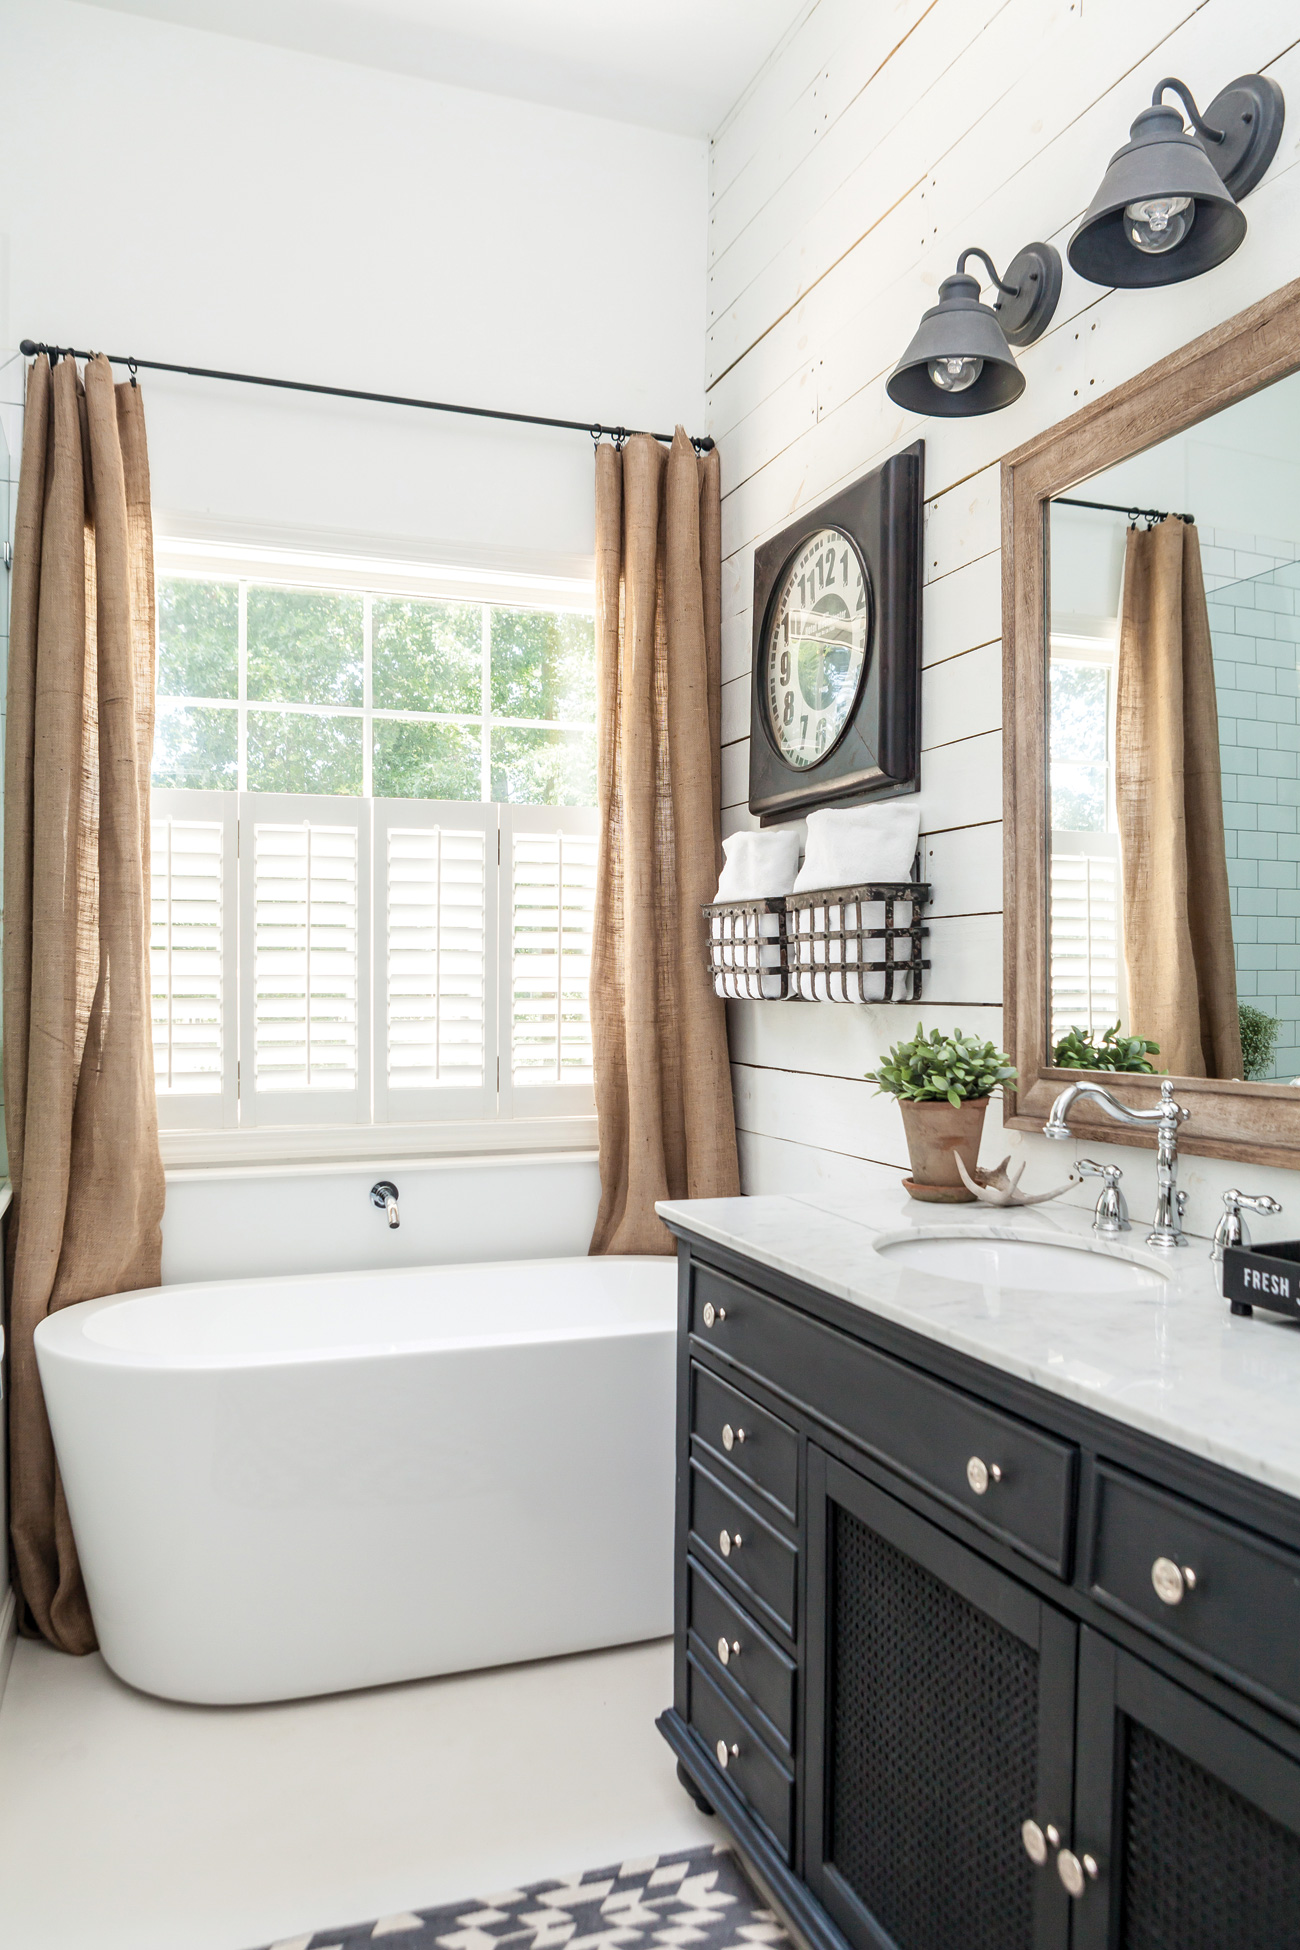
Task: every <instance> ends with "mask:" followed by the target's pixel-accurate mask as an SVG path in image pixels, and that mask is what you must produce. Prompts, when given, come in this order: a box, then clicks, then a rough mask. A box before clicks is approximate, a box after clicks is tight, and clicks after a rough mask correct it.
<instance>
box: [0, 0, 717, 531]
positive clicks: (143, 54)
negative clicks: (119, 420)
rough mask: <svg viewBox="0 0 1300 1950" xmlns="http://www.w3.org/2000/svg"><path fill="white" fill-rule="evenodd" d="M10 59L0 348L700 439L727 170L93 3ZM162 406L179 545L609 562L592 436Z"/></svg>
mask: <svg viewBox="0 0 1300 1950" xmlns="http://www.w3.org/2000/svg"><path fill="white" fill-rule="evenodd" d="M0 48H2V49H3V58H2V59H0V183H2V184H3V185H4V208H3V214H2V215H0V230H4V231H7V232H8V253H7V255H8V282H9V291H8V297H7V302H6V303H0V346H3V347H6V348H9V349H12V347H13V346H15V345H16V344H17V342H18V340H19V339H21V338H23V337H32V338H36V339H48V340H51V341H54V342H59V343H69V342H71V343H74V344H76V345H77V346H79V347H103V348H105V349H107V350H108V351H111V352H121V353H134V354H137V355H139V356H143V357H152V358H156V359H163V360H170V361H173V362H177V363H185V364H193V365H201V366H212V367H219V368H224V369H226V370H234V371H243V372H253V373H267V374H271V375H278V376H282V377H285V378H291V379H314V380H318V381H322V382H324V383H325V384H329V385H338V386H355V387H362V388H366V389H369V390H373V391H378V392H390V393H402V394H417V395H421V396H423V397H426V398H429V397H432V398H435V399H447V400H453V401H459V402H462V403H466V404H469V405H476V406H494V407H505V408H509V409H512V410H516V411H522V412H526V413H543V414H553V415H557V416H560V417H563V418H573V419H579V420H583V421H590V420H592V419H600V420H604V421H606V422H607V423H612V424H617V423H619V422H622V423H624V424H626V425H628V426H637V427H650V428H653V429H655V430H663V429H665V428H666V429H669V430H671V428H672V426H673V425H674V423H675V422H676V421H678V420H681V421H683V422H684V423H685V424H686V426H687V428H688V431H690V432H692V433H694V432H698V431H700V420H701V415H702V411H703V401H702V393H701V360H700V339H701V333H702V329H703V307H704V273H705V259H704V251H705V244H704V227H705V214H704V201H705V147H704V144H702V143H700V142H697V141H695V140H694V139H691V138H688V137H683V136H674V135H664V134H659V133H656V132H654V131H651V130H647V129H640V128H633V127H627V126H622V125H619V124H616V123H612V122H604V121H598V120H596V119H594V118H592V117H589V116H584V115H578V114H573V113H570V112H567V111H564V110H557V109H548V108H543V107H539V106H536V105H534V104H530V103H525V102H519V101H507V100H504V99H501V98H498V97H495V96H491V95H484V94H476V93H472V92H470V91H467V90H463V89H456V88H447V87H442V86H439V85H438V84H437V83H435V82H429V81H422V80H408V79H406V78H404V77H402V76H399V75H394V74H386V73H382V72H380V71H378V70H375V69H370V68H362V67H353V66H349V65H346V64H344V63H343V62H339V61H332V60H326V59H323V58H320V57H317V56H312V55H304V54H297V53H292V52H288V51H285V50H282V49H278V48H273V47H265V46H261V45H258V44H256V43H254V42H251V41H239V40H235V39H233V38H228V37H226V36H223V35H217V34H209V33H203V32H198V31H195V30H192V29H188V28H183V27H173V26H170V25H166V24H164V23H161V22H157V21H151V20H145V19H140V18H136V17H134V16H131V15H126V14H118V13H111V12H106V11H104V10H103V9H101V8H98V7H86V6H79V5H75V4H71V3H70V0H41V3H40V5H39V6H32V5H30V4H29V0H0ZM3 261H4V254H3V252H0V264H3ZM0 356H3V355H0ZM13 370H14V369H11V374H10V377H12V371H13ZM146 384H147V400H148V422H149V443H150V453H151V459H152V464H153V480H154V502H155V509H156V511H157V513H158V517H159V525H160V526H165V527H167V528H169V529H173V530H174V529H176V528H177V527H179V528H180V529H182V530H190V531H193V530H194V528H195V527H196V525H201V524H204V523H206V524H208V525H209V526H211V525H216V526H217V527H218V528H219V527H220V525H221V524H225V523H229V524H234V525H235V526H236V527H239V528H242V529H243V530H244V531H248V530H249V529H250V528H251V529H252V530H253V531H254V532H258V531H264V530H265V529H266V527H268V526H270V527H271V528H273V529H283V530H301V529H304V528H306V529H312V530H316V531H320V530H326V531H329V530H333V531H338V532H340V533H343V534H364V535H368V536H373V537H378V538H381V539H385V540H391V539H392V538H411V539H413V540H415V541H417V542H418V543H419V544H420V545H421V547H422V550H423V551H424V552H426V553H432V554H433V555H434V558H435V559H443V560H446V559H448V558H449V557H450V559H452V560H455V561H464V560H467V559H468V560H470V561H475V560H478V559H479V557H480V555H481V553H482V552H483V551H488V552H491V551H494V550H495V551H504V552H505V553H506V556H507V559H509V560H510V561H512V562H513V563H514V564H515V566H522V567H528V566H532V565H533V564H534V563H535V564H536V566H539V567H542V566H545V565H546V564H547V563H551V562H553V561H554V560H555V558H557V557H558V558H576V559H577V560H578V561H579V562H581V560H582V558H585V557H588V556H590V554H591V550H592V533H593V530H592V513H591V500H592V489H591V475H592V462H591V450H590V443H589V441H588V440H587V439H586V438H585V437H584V436H583V435H581V434H564V433H556V432H549V431H543V430H540V429H538V430H529V429H513V428H504V427H495V426H493V425H492V424H491V423H483V422H473V421H463V420H457V419H453V418H449V417H447V416H444V415H433V414H422V413H417V412H412V411H405V410H401V409H398V408H392V407H373V406H372V407H366V406H362V405H359V404H349V403H347V402H343V401H339V402H325V401H322V400H320V399H311V398H295V397H293V396H292V395H287V394H275V393H266V392H259V391H256V390H254V389H252V388H235V387H231V386H224V385H215V384H213V383H211V382H206V381H201V380H186V379H177V378H167V377H162V376H158V375H154V376H153V377H150V378H147V380H146ZM489 559H490V555H489Z"/></svg>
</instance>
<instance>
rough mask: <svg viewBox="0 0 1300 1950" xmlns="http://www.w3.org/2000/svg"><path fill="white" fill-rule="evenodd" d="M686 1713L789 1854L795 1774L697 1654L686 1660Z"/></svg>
mask: <svg viewBox="0 0 1300 1950" xmlns="http://www.w3.org/2000/svg"><path fill="white" fill-rule="evenodd" d="M686 1685H687V1695H688V1696H687V1705H686V1713H687V1718H688V1719H689V1721H690V1723H691V1726H692V1727H693V1729H694V1730H695V1732H696V1733H697V1734H698V1735H699V1737H700V1739H701V1740H702V1741H703V1742H704V1745H705V1746H706V1747H707V1748H708V1750H709V1753H710V1755H711V1756H712V1759H713V1764H714V1766H715V1767H718V1768H720V1769H721V1770H722V1771H723V1772H724V1773H725V1774H726V1777H727V1779H728V1780H729V1781H730V1782H731V1785H732V1786H733V1787H734V1788H735V1790H736V1792H737V1793H738V1794H739V1795H740V1796H741V1797H742V1799H743V1800H745V1801H747V1802H748V1803H749V1806H750V1807H751V1808H752V1809H753V1811H754V1813H755V1814H756V1815H757V1816H758V1818H759V1820H760V1821H761V1822H762V1823H763V1826H764V1827H765V1828H766V1829H768V1831H769V1832H770V1833H771V1835H772V1836H773V1838H774V1839H775V1841H776V1843H777V1846H778V1847H779V1848H780V1850H781V1853H782V1854H783V1855H784V1856H785V1857H786V1859H787V1861H788V1860H789V1855H790V1829H791V1819H790V1817H791V1811H792V1805H793V1801H794V1777H793V1775H792V1774H791V1773H790V1772H789V1770H788V1769H787V1768H784V1767H782V1765H781V1763H780V1761H779V1760H777V1758H776V1756H775V1755H774V1754H770V1753H769V1752H768V1750H767V1748H766V1747H765V1746H764V1745H763V1742H762V1741H761V1740H760V1739H759V1737H758V1735H757V1734H756V1733H755V1732H754V1730H753V1728H752V1727H751V1726H750V1725H749V1723H748V1721H747V1720H746V1719H745V1718H744V1717H743V1715H742V1714H740V1713H738V1712H737V1711H736V1709H735V1707H734V1706H733V1705H732V1704H731V1702H730V1701H729V1700H725V1699H724V1698H723V1697H722V1694H721V1693H720V1692H719V1691H718V1689H717V1687H716V1686H714V1685H713V1684H712V1683H711V1681H710V1680H708V1679H706V1678H705V1676H704V1674H703V1673H702V1672H701V1670H700V1668H699V1667H698V1666H697V1665H696V1663H695V1661H694V1660H693V1659H688V1660H687V1662H686Z"/></svg>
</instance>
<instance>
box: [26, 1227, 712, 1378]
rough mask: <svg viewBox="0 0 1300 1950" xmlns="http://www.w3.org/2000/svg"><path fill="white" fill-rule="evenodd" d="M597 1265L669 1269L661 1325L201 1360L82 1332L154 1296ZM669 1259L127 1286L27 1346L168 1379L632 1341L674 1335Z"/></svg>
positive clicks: (556, 1259)
mask: <svg viewBox="0 0 1300 1950" xmlns="http://www.w3.org/2000/svg"><path fill="white" fill-rule="evenodd" d="M594 1264H600V1265H602V1266H614V1265H633V1266H645V1265H654V1266H662V1267H665V1268H671V1269H672V1271H673V1274H674V1282H673V1290H672V1294H671V1296H669V1295H668V1294H666V1295H665V1300H666V1301H667V1300H668V1299H669V1298H670V1297H671V1302H672V1304H671V1306H667V1305H666V1307H665V1317H664V1320H663V1322H662V1323H659V1322H654V1321H649V1320H645V1319H641V1320H635V1321H629V1322H627V1323H625V1324H620V1323H618V1322H610V1323H588V1324H585V1325H583V1326H580V1327H568V1328H558V1329H556V1330H555V1331H553V1332H549V1333H539V1334H529V1335H521V1334H519V1333H518V1332H510V1333H503V1334H500V1335H483V1334H480V1335H478V1336H477V1337H475V1338H473V1339H466V1340H460V1341H453V1342H450V1343H449V1342H447V1341H445V1340H444V1341H426V1342H422V1341H419V1340H415V1339H412V1340H408V1341H404V1342H400V1343H397V1344H394V1343H393V1342H391V1341H380V1342H369V1343H367V1342H349V1343H347V1344H336V1345H334V1346H323V1347H314V1348H313V1347H298V1348H292V1349H285V1350H282V1351H266V1350H251V1349H250V1350H245V1351H244V1352H242V1353H230V1354H224V1355H219V1356H210V1357H208V1358H205V1359H201V1360H200V1359H186V1358H183V1357H182V1356H180V1355H178V1354H177V1352H176V1351H175V1350H174V1349H173V1350H161V1349H160V1350H157V1351H152V1350H146V1349H141V1348H126V1347H114V1346H113V1345H112V1343H111V1342H108V1341H98V1340H91V1339H90V1337H89V1336H88V1335H87V1334H86V1333H85V1332H84V1325H85V1323H86V1322H87V1321H88V1320H91V1319H93V1318H94V1316H95V1315H97V1314H99V1313H103V1312H106V1311H107V1310H108V1309H109V1308H112V1307H118V1306H122V1305H124V1304H125V1303H126V1302H128V1301H131V1300H141V1299H154V1298H156V1297H157V1296H158V1295H159V1294H176V1295H182V1294H194V1293H198V1292H203V1291H204V1290H207V1291H208V1292H211V1293H213V1294H217V1293H223V1292H228V1291H229V1290H230V1289H231V1288H232V1287H235V1288H239V1287H250V1286H258V1287H267V1288H271V1289H274V1288H276V1287H288V1286H301V1285H303V1284H304V1283H305V1282H308V1281H309V1282H311V1283H312V1284H313V1285H317V1284H320V1285H326V1286H333V1285H343V1284H346V1283H347V1282H349V1281H355V1280H365V1279H371V1278H374V1277H379V1278H381V1279H383V1280H385V1281H400V1280H403V1279H411V1278H416V1277H418V1276H419V1275H420V1274H421V1273H443V1274H448V1275H452V1274H455V1273H456V1272H460V1271H467V1270H469V1269H471V1268H472V1269H473V1270H474V1271H475V1272H478V1271H484V1272H495V1271H498V1270H500V1269H504V1268H511V1267H522V1266H545V1267H564V1266H592V1265H594ZM675 1273H676V1264H675V1261H674V1259H673V1258H672V1257H671V1256H670V1255H668V1254H666V1253H620V1254H610V1255H608V1256H606V1255H595V1256H594V1257H593V1255H591V1254H588V1253H567V1254H557V1255H555V1256H553V1257H550V1258H546V1257H536V1256H535V1257H533V1258H530V1259H496V1260H485V1259H473V1260H457V1261H451V1262H448V1263H446V1264H439V1265H433V1266H376V1267H365V1268H346V1269H343V1270H341V1271H338V1272H334V1273H272V1274H267V1275H262V1274H251V1275H248V1276H246V1277H245V1278H243V1279H238V1280H177V1281H175V1282H172V1283H169V1284H168V1285H166V1286H163V1285H161V1284H160V1285H158V1286H144V1287H130V1288H127V1289H126V1290H125V1291H123V1292H121V1293H106V1294H101V1295H99V1296H97V1297H96V1298H94V1299H91V1300H76V1301H73V1302H72V1303H71V1304H70V1305H68V1306H66V1307H60V1308H59V1309H58V1310H57V1312H55V1313H52V1314H46V1315H45V1317H44V1318H43V1319H42V1320H40V1321H38V1322H37V1324H36V1329H35V1333H34V1335H33V1342H34V1346H35V1351H36V1357H37V1366H38V1369H39V1366H40V1362H41V1357H42V1355H43V1354H45V1355H49V1356H52V1357H53V1358H54V1359H55V1360H57V1361H60V1362H69V1363H75V1364H77V1365H79V1366H82V1367H88V1368H95V1367H103V1368H126V1369H129V1370H133V1371H134V1372H136V1373H144V1374H175V1375H202V1374H211V1375H220V1374H235V1373H241V1372H245V1371H247V1370H248V1369H250V1368H277V1367H297V1366H308V1367H310V1366H317V1365H321V1366H324V1365H326V1364H330V1363H335V1362H340V1361H366V1362H377V1361H395V1360H397V1361H400V1360H409V1359H410V1358H411V1357H412V1356H413V1355H431V1356H436V1357H440V1358H444V1359H450V1358H452V1357H453V1356H455V1355H457V1354H461V1353H465V1352H469V1351H475V1350H480V1349H484V1348H500V1349H502V1350H505V1349H509V1348H520V1347H555V1346H560V1347H562V1346H564V1345H565V1344H566V1343H576V1342H585V1341H593V1340H604V1339H619V1340H622V1339H631V1338H635V1337H636V1336H639V1335H640V1336H657V1335H660V1334H675V1332H676V1327H677V1309H676V1297H675Z"/></svg>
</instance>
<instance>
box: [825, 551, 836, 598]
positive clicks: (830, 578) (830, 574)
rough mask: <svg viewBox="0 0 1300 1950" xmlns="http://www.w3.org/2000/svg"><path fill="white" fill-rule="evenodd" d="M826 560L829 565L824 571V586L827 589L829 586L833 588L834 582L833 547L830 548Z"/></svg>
mask: <svg viewBox="0 0 1300 1950" xmlns="http://www.w3.org/2000/svg"><path fill="white" fill-rule="evenodd" d="M828 560H829V562H830V567H829V568H828V569H827V571H826V587H827V588H828V589H831V588H833V587H834V584H835V551H834V549H832V550H831V553H830V556H829V558H828Z"/></svg>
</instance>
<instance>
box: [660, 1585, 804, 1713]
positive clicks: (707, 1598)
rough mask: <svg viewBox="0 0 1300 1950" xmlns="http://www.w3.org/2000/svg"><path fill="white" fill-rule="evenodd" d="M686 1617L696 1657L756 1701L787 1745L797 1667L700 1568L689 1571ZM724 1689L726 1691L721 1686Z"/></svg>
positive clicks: (753, 1701) (714, 1677)
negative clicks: (723, 1670)
mask: <svg viewBox="0 0 1300 1950" xmlns="http://www.w3.org/2000/svg"><path fill="white" fill-rule="evenodd" d="M686 1607H687V1610H686V1616H687V1621H688V1624H689V1627H690V1631H691V1637H692V1641H693V1643H694V1646H695V1650H696V1653H697V1655H698V1656H699V1658H700V1660H701V1663H702V1664H703V1665H704V1666H705V1668H706V1670H709V1671H710V1672H711V1677H712V1678H713V1679H714V1681H715V1683H716V1682H717V1680H718V1675H717V1673H716V1671H712V1666H713V1665H714V1664H721V1665H722V1666H724V1667H725V1668H726V1673H727V1678H728V1679H729V1680H730V1681H731V1683H732V1685H733V1686H735V1687H736V1688H737V1689H738V1690H739V1691H740V1692H742V1693H743V1694H744V1695H745V1697H746V1698H747V1699H748V1700H750V1701H752V1703H753V1704H754V1706H756V1707H757V1709H758V1711H759V1712H760V1713H761V1714H762V1715H763V1716H764V1718H765V1719H767V1720H768V1721H770V1722H771V1725H772V1729H773V1732H774V1733H776V1734H778V1735H779V1736H780V1738H781V1740H782V1741H783V1743H784V1744H785V1746H787V1747H789V1746H790V1745H791V1742H792V1738H793V1734H794V1670H795V1669H794V1663H793V1661H792V1660H790V1659H788V1658H787V1657H786V1655H785V1653H784V1652H782V1651H781V1650H780V1648H779V1647H778V1646H776V1645H774V1644H773V1643H772V1641H771V1639H770V1638H768V1636H767V1634H766V1633H765V1632H762V1631H760V1629H759V1627H758V1626H757V1625H756V1624H755V1623H754V1621H753V1619H752V1618H751V1617H750V1616H749V1614H748V1613H747V1612H745V1611H742V1610H741V1608H740V1606H739V1605H738V1604H736V1603H735V1602H734V1601H733V1600H732V1599H731V1598H729V1597H728V1596H727V1594H726V1592H725V1591H723V1589H722V1588H721V1586H720V1585H716V1584H715V1583H714V1582H713V1579H712V1578H711V1577H708V1576H707V1575H706V1574H705V1573H704V1572H703V1571H702V1570H701V1569H700V1567H699V1565H698V1564H688V1565H687V1567H686ZM722 1690H725V1688H722Z"/></svg>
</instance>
